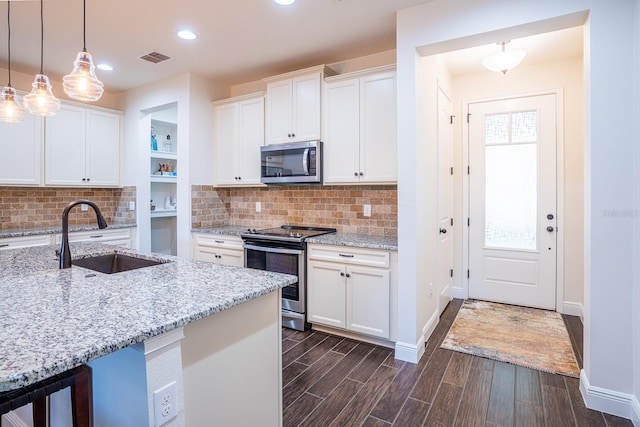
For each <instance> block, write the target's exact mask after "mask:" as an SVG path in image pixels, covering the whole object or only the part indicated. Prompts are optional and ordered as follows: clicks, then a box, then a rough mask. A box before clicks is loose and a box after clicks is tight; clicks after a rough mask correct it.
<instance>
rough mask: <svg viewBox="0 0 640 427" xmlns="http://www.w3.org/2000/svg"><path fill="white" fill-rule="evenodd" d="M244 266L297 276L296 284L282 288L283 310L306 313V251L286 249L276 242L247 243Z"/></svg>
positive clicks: (245, 245)
mask: <svg viewBox="0 0 640 427" xmlns="http://www.w3.org/2000/svg"><path fill="white" fill-rule="evenodd" d="M244 266H245V267H247V268H255V269H257V270H264V271H274V272H277V273H285V274H291V275H292V276H297V277H298V281H297V282H296V283H294V284H292V285H289V286H286V287H284V288H282V309H283V310H288V311H294V312H297V313H304V312H305V311H306V310H305V301H306V300H305V298H306V296H305V286H304V283H305V272H304V249H298V248H289V247H284V246H283V245H279V244H278V243H275V242H273V243H263V242H247V243H245V244H244Z"/></svg>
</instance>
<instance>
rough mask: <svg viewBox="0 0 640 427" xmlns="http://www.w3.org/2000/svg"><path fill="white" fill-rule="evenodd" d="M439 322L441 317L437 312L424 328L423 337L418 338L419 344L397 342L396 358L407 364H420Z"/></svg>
mask: <svg viewBox="0 0 640 427" xmlns="http://www.w3.org/2000/svg"><path fill="white" fill-rule="evenodd" d="M439 320H440V315H439V314H438V311H437V310H436V311H435V313H433V314H432V315H431V317H430V318H429V320H428V321H427V323H426V324H425V325H424V326H423V327H422V335H421V336H420V337H419V338H418V342H417V343H415V344H413V343H405V342H399V341H398V342H396V352H395V355H394V357H395V358H396V359H398V360H403V361H405V362H410V363H418V361H419V360H420V358H421V357H422V355H423V354H424V348H425V346H426V343H427V341H428V340H429V337H430V336H431V334H432V333H433V331H434V330H435V329H436V326H438V321H439Z"/></svg>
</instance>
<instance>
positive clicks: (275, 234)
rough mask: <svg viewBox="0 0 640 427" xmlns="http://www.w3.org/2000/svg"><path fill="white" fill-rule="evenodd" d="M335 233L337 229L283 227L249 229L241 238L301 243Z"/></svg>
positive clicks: (298, 226) (297, 226)
mask: <svg viewBox="0 0 640 427" xmlns="http://www.w3.org/2000/svg"><path fill="white" fill-rule="evenodd" d="M335 232H336V229H335V228H325V227H305V226H300V225H283V226H280V227H275V228H263V229H258V230H256V229H255V228H249V229H247V231H246V232H244V233H242V234H241V237H242V238H245V239H252V238H258V239H262V240H266V239H270V238H271V239H273V240H291V241H300V242H301V241H303V240H304V239H306V238H308V237H313V236H320V235H322V234H328V233H335Z"/></svg>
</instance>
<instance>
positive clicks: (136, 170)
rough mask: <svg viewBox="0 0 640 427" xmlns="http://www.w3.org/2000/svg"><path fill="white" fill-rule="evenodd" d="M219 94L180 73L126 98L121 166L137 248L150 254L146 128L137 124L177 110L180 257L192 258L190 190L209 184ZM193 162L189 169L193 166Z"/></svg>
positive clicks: (207, 83)
mask: <svg viewBox="0 0 640 427" xmlns="http://www.w3.org/2000/svg"><path fill="white" fill-rule="evenodd" d="M220 92H221V89H220V88H219V87H217V86H216V85H215V84H214V83H213V82H211V81H209V80H207V79H205V78H203V77H200V76H197V75H194V74H190V73H187V74H182V75H179V76H175V77H172V78H169V79H165V80H162V81H159V82H156V83H152V84H149V85H146V86H142V87H139V88H135V89H132V90H130V91H128V92H126V93H125V94H124V101H123V105H124V109H125V111H126V114H125V118H124V143H123V157H122V167H123V170H124V171H125V174H124V176H123V184H124V185H136V186H137V194H136V198H137V202H136V204H137V206H138V216H137V225H138V227H137V232H138V249H140V250H143V251H149V250H150V242H151V239H150V221H151V220H150V217H149V214H148V210H147V206H148V204H149V199H150V190H149V170H148V167H149V166H148V165H149V137H148V130H147V129H148V127H145V126H141V123H143V121H144V120H145V118H146V119H147V120H148V114H146V113H145V112H147V113H148V112H150V111H152V110H154V109H157V108H158V107H161V106H165V105H168V104H172V103H177V107H178V123H177V124H178V138H177V144H178V184H177V188H178V189H177V193H178V196H177V198H178V216H177V230H178V236H177V238H178V240H177V247H178V255H179V256H185V257H189V256H190V255H191V240H190V239H191V236H190V230H191V185H192V184H193V183H196V184H211V183H213V176H214V175H213V169H212V165H213V154H212V147H211V145H212V142H211V135H212V127H211V126H212V125H211V104H210V100H212V99H215V97H216V96H218V95H219V93H220ZM192 162H193V164H192Z"/></svg>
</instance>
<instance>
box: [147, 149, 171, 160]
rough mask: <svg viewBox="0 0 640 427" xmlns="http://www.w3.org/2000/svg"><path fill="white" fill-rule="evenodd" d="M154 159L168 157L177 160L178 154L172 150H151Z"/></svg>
mask: <svg viewBox="0 0 640 427" xmlns="http://www.w3.org/2000/svg"><path fill="white" fill-rule="evenodd" d="M149 157H151V158H152V159H167V160H177V159H178V154H177V153H174V152H170V151H153V150H152V151H151V154H150V156H149Z"/></svg>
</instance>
